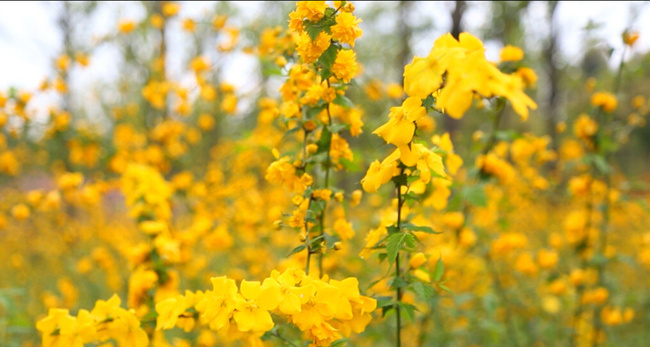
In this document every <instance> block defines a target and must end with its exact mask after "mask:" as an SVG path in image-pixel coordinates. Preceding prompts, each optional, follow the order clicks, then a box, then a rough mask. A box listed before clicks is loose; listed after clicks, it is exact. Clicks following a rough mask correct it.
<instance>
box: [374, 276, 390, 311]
mask: <svg viewBox="0 0 650 347" xmlns="http://www.w3.org/2000/svg"><path fill="white" fill-rule="evenodd" d="M377 282H379V281H377ZM391 305H393V297H392V296H379V297H377V308H380V307H386V306H391Z"/></svg>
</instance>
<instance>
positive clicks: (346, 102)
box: [334, 57, 354, 109]
mask: <svg viewBox="0 0 650 347" xmlns="http://www.w3.org/2000/svg"><path fill="white" fill-rule="evenodd" d="M334 58H335V59H336V57H334ZM334 103H335V104H337V105H340V106H343V108H346V109H349V108H353V107H354V103H353V102H352V100H350V99H348V98H347V97H346V96H345V95H341V94H337V95H336V98H334Z"/></svg>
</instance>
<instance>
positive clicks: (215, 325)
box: [196, 276, 237, 330]
mask: <svg viewBox="0 0 650 347" xmlns="http://www.w3.org/2000/svg"><path fill="white" fill-rule="evenodd" d="M210 281H212V290H211V291H207V292H206V293H205V296H204V297H203V298H202V299H201V300H199V302H198V303H197V304H196V310H197V311H198V312H199V313H200V314H201V316H200V319H201V321H202V322H203V323H204V324H208V325H209V326H210V329H212V330H219V329H221V328H225V329H228V328H229V326H230V323H229V321H230V318H231V317H232V314H233V312H234V310H235V297H236V294H237V285H235V281H233V280H232V279H229V278H226V277H225V276H221V277H213V278H211V279H210Z"/></svg>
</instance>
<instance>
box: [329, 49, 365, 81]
mask: <svg viewBox="0 0 650 347" xmlns="http://www.w3.org/2000/svg"><path fill="white" fill-rule="evenodd" d="M356 59H357V55H356V53H354V51H352V50H349V49H342V50H340V51H339V52H338V53H337V54H336V60H335V61H334V64H333V65H332V73H333V74H334V76H336V78H338V79H340V80H342V81H343V82H345V83H348V82H350V80H351V79H352V78H354V76H356V74H357V73H358V72H359V65H358V64H357V61H356Z"/></svg>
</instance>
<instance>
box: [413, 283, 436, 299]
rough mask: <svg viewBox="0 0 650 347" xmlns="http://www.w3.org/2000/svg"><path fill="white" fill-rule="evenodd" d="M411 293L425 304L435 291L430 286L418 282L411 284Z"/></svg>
mask: <svg viewBox="0 0 650 347" xmlns="http://www.w3.org/2000/svg"><path fill="white" fill-rule="evenodd" d="M413 291H414V292H415V294H416V295H417V296H419V297H420V298H421V299H422V300H424V301H425V302H426V301H429V300H431V299H432V298H433V297H434V295H435V294H436V292H435V290H434V289H433V288H431V286H428V285H426V284H424V283H422V282H420V281H416V282H414V283H413Z"/></svg>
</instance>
